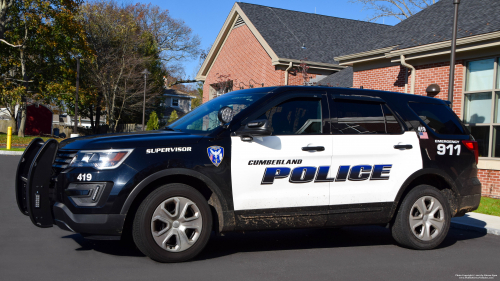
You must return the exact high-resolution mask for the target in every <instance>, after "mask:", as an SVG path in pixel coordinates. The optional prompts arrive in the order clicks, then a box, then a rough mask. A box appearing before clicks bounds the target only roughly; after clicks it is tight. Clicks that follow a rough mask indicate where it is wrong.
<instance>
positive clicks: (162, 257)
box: [133, 184, 212, 262]
mask: <svg viewBox="0 0 500 281" xmlns="http://www.w3.org/2000/svg"><path fill="white" fill-rule="evenodd" d="M211 231H212V216H211V212H210V208H209V206H208V203H207V201H206V200H205V198H204V197H203V195H201V194H200V193H199V192H198V191H197V190H195V189H194V188H192V187H191V186H188V185H185V184H167V185H164V186H162V187H160V188H158V189H156V190H155V191H153V192H152V193H151V194H149V195H148V196H147V197H146V199H144V201H143V202H142V203H141V205H140V207H139V209H138V210H137V213H136V215H135V218H134V226H133V237H134V242H135V244H136V245H137V247H138V248H139V250H141V252H142V253H144V254H145V255H147V256H149V257H150V258H151V259H153V260H155V261H159V262H181V261H185V260H188V259H191V258H193V257H194V256H196V255H197V254H199V253H200V252H201V250H203V248H204V247H205V245H206V244H207V242H208V239H209V238H210V232H211Z"/></svg>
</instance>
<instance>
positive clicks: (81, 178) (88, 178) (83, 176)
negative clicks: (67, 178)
mask: <svg viewBox="0 0 500 281" xmlns="http://www.w3.org/2000/svg"><path fill="white" fill-rule="evenodd" d="M76 179H77V180H78V181H91V180H92V174H90V173H89V174H78V177H77V178H76Z"/></svg>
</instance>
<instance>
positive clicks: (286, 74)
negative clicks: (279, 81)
mask: <svg viewBox="0 0 500 281" xmlns="http://www.w3.org/2000/svg"><path fill="white" fill-rule="evenodd" d="M292 65H293V64H292V62H290V65H288V68H287V69H286V70H285V85H288V71H289V70H290V69H292Z"/></svg>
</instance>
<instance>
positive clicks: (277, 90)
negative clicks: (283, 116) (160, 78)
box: [230, 86, 449, 104]
mask: <svg viewBox="0 0 500 281" xmlns="http://www.w3.org/2000/svg"><path fill="white" fill-rule="evenodd" d="M288 91H307V92H312V91H314V92H317V91H326V92H329V93H333V94H335V93H339V94H343V95H363V96H371V97H379V98H382V99H383V100H384V101H386V102H391V101H398V102H411V101H413V102H421V103H434V104H436V103H437V104H449V102H448V101H444V100H441V99H437V98H432V97H426V96H420V95H412V94H406V93H398V92H389V91H379V90H369V89H357V88H340V87H322V86H275V87H262V88H253V89H245V90H237V91H234V92H231V93H230V94H250V93H267V94H275V95H280V94H281V93H285V92H288Z"/></svg>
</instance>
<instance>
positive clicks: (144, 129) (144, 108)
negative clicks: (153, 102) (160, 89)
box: [141, 69, 150, 131]
mask: <svg viewBox="0 0 500 281" xmlns="http://www.w3.org/2000/svg"><path fill="white" fill-rule="evenodd" d="M141 73H142V74H144V102H143V104H142V130H143V131H146V127H144V119H145V118H146V85H147V77H148V74H150V72H149V71H148V70H147V69H144V71H143V72H141Z"/></svg>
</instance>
